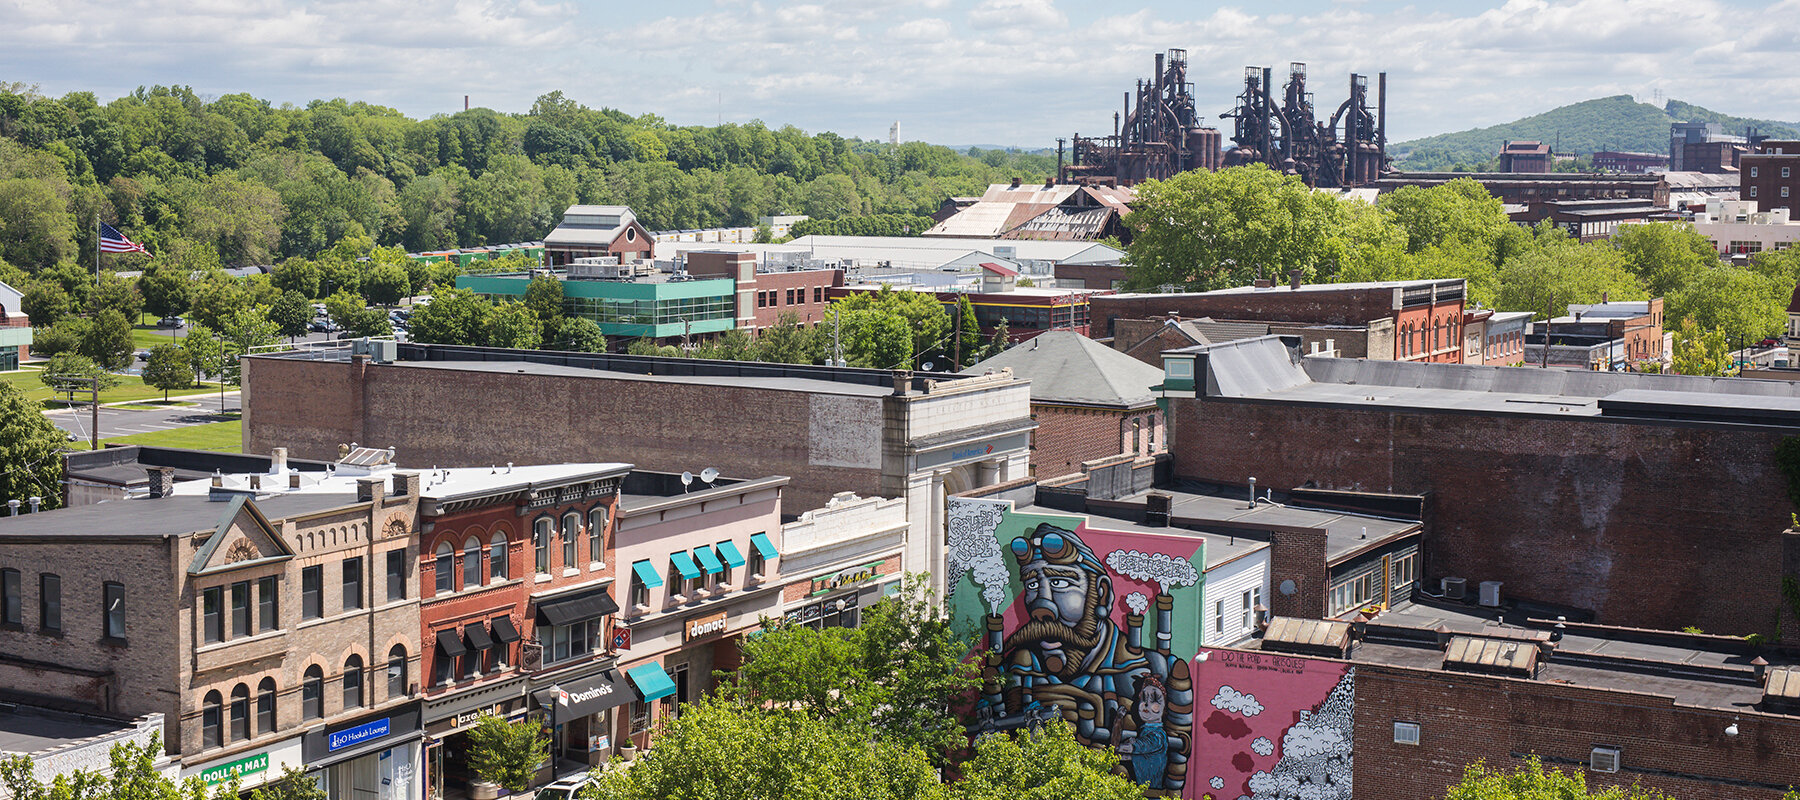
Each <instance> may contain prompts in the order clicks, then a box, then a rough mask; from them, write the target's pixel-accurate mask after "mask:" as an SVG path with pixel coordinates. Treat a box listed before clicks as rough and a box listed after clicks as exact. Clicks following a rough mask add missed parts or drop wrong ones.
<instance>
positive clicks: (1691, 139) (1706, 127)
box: [1669, 122, 1750, 173]
mask: <svg viewBox="0 0 1800 800" xmlns="http://www.w3.org/2000/svg"><path fill="white" fill-rule="evenodd" d="M1749 149H1750V145H1749V142H1748V140H1747V139H1745V138H1744V137H1742V136H1734V135H1731V134H1728V133H1726V132H1725V128H1724V126H1723V125H1720V124H1719V123H1717V122H1676V123H1672V124H1670V125H1669V171H1671V172H1708V173H1727V172H1737V171H1738V162H1739V160H1740V159H1742V158H1743V156H1744V154H1745V153H1746V152H1748V151H1749Z"/></svg>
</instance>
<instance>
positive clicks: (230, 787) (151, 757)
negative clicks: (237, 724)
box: [0, 496, 312, 800]
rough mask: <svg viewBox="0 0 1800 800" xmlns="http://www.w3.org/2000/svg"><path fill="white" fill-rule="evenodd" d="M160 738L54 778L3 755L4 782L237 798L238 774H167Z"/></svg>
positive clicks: (50, 796) (35, 791) (70, 798)
mask: <svg viewBox="0 0 1800 800" xmlns="http://www.w3.org/2000/svg"><path fill="white" fill-rule="evenodd" d="M49 499H51V498H50V497H48V496H46V497H45V500H49ZM161 739H162V737H161V736H158V735H155V734H152V735H151V737H150V739H149V740H148V741H146V742H144V743H143V744H135V743H132V742H121V743H119V744H115V745H113V746H112V752H111V757H110V760H111V763H110V765H109V767H110V768H109V769H108V770H107V771H106V772H105V773H101V772H95V771H90V770H79V769H78V770H74V771H72V772H68V773H64V774H60V775H57V776H56V778H55V779H54V780H52V781H51V782H50V783H49V784H45V783H43V782H42V781H39V780H38V779H37V778H36V776H35V775H34V774H33V770H32V763H31V760H30V759H27V758H26V757H24V756H11V757H8V758H4V759H0V786H4V787H5V788H6V792H5V793H6V794H9V795H10V796H11V797H12V798H13V800H236V798H237V795H238V782H237V780H236V779H233V780H231V781H228V782H226V783H224V784H221V785H219V786H216V787H214V788H212V789H210V790H209V789H207V786H206V784H205V783H204V782H203V781H201V780H200V778H199V777H190V778H187V779H185V780H176V779H174V778H171V777H169V776H167V775H165V774H163V772H162V770H160V769H159V768H158V767H157V763H156V762H157V761H158V760H159V757H160V756H161V755H162V741H161ZM296 800H300V799H296ZM305 800H312V799H311V798H307V799H305Z"/></svg>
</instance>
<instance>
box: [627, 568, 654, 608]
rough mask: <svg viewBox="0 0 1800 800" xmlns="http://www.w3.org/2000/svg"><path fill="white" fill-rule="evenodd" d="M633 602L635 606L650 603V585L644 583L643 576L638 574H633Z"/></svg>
mask: <svg viewBox="0 0 1800 800" xmlns="http://www.w3.org/2000/svg"><path fill="white" fill-rule="evenodd" d="M631 604H632V605H633V606H647V605H650V587H649V586H648V585H646V584H645V583H644V579H643V578H640V577H638V576H637V575H636V574H633V575H632V576H631Z"/></svg>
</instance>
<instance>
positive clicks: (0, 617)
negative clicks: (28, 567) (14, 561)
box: [0, 568, 25, 625]
mask: <svg viewBox="0 0 1800 800" xmlns="http://www.w3.org/2000/svg"><path fill="white" fill-rule="evenodd" d="M22 591H23V589H22V587H21V584H20V580H19V571H18V570H16V569H11V568H8V569H0V623H4V624H7V625H24V624H25V623H24V616H25V611H24V601H23V599H22V595H21V593H22Z"/></svg>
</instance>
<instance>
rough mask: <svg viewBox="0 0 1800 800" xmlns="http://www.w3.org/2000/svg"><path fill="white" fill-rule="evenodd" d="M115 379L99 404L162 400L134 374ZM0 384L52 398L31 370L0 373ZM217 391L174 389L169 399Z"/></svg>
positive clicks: (158, 392)
mask: <svg viewBox="0 0 1800 800" xmlns="http://www.w3.org/2000/svg"><path fill="white" fill-rule="evenodd" d="M117 377H118V379H119V385H118V386H114V387H113V388H111V389H102V390H101V391H100V402H102V403H116V402H119V401H121V400H158V401H160V400H162V396H163V393H162V390H161V389H158V388H156V387H153V386H145V385H144V379H143V378H141V377H139V376H137V375H119V376H117ZM0 381H5V382H7V383H10V384H12V385H14V386H17V387H19V388H20V389H23V390H25V396H26V397H29V398H31V399H33V400H37V401H39V402H45V401H53V399H54V398H53V397H52V396H51V391H50V387H48V386H45V385H44V382H43V381H41V380H38V371H37V370H35V369H23V370H15V371H13V372H0ZM218 391H219V385H218V384H216V383H206V384H201V385H199V386H196V387H193V388H188V389H177V390H175V391H173V392H170V393H169V397H171V398H174V397H190V396H191V395H196V394H206V393H207V392H213V393H217V392H218ZM78 397H82V398H84V399H85V397H86V396H85V395H78ZM57 405H59V406H60V405H61V404H60V403H58V404H57Z"/></svg>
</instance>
